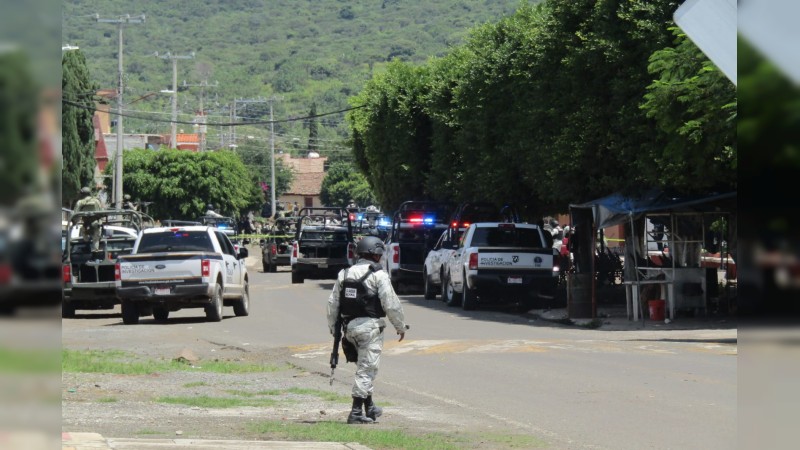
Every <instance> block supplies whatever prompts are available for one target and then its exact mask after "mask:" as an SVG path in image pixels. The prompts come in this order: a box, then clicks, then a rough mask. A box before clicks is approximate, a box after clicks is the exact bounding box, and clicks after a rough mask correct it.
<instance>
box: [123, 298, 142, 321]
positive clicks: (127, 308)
mask: <svg viewBox="0 0 800 450" xmlns="http://www.w3.org/2000/svg"><path fill="white" fill-rule="evenodd" d="M120 307H121V308H122V323H124V324H125V325H136V324H137V323H139V305H137V304H136V303H134V302H132V301H130V300H123V301H122V306H120Z"/></svg>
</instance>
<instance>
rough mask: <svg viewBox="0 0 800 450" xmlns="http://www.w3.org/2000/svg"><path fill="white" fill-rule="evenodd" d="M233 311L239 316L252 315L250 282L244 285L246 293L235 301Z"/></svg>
mask: <svg viewBox="0 0 800 450" xmlns="http://www.w3.org/2000/svg"><path fill="white" fill-rule="evenodd" d="M233 313H234V314H236V316H237V317H242V316H247V315H250V284H249V283H247V284H245V285H244V294H242V298H241V299H239V300H236V301H235V302H234V303H233Z"/></svg>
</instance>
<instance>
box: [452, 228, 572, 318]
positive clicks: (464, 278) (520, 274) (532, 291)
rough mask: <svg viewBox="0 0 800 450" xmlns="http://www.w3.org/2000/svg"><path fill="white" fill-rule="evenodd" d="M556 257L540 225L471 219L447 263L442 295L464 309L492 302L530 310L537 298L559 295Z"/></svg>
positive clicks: (520, 309) (521, 309) (521, 310)
mask: <svg viewBox="0 0 800 450" xmlns="http://www.w3.org/2000/svg"><path fill="white" fill-rule="evenodd" d="M555 261H556V259H555V253H554V250H553V249H552V248H550V247H547V244H546V241H545V237H544V234H543V233H542V230H541V229H540V228H539V227H538V226H537V225H533V224H526V223H499V222H483V223H473V224H471V225H470V226H469V228H467V230H466V232H465V233H464V235H463V237H462V239H461V242H460V244H459V246H458V248H457V249H456V250H455V252H454V253H453V254H452V255H450V257H449V259H448V260H447V262H446V263H445V267H444V279H443V280H442V299H443V300H444V301H445V303H447V305H449V306H456V305H458V304H459V303H460V304H461V306H462V307H463V308H464V309H465V310H472V309H475V308H476V307H478V306H479V305H482V304H490V303H497V304H509V303H511V304H516V305H517V306H518V309H519V311H520V312H524V311H528V310H531V309H533V308H534V307H535V305H536V301H537V300H538V299H539V298H552V297H553V296H554V294H555V287H556V284H557V281H558V270H559V268H558V266H557V265H555V264H554V262H555Z"/></svg>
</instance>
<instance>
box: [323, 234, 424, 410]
mask: <svg viewBox="0 0 800 450" xmlns="http://www.w3.org/2000/svg"><path fill="white" fill-rule="evenodd" d="M383 250H384V245H383V242H382V241H381V240H380V239H378V238H377V237H374V236H366V237H364V238H363V239H361V240H360V241H359V242H358V244H357V246H356V252H357V253H358V256H359V259H358V261H357V262H356V263H355V265H353V266H352V267H349V268H347V269H343V270H342V271H340V272H339V275H338V277H337V278H336V283H334V285H333V291H332V292H331V295H330V297H329V298H328V328H329V330H330V332H331V334H334V331H335V330H334V327H335V325H336V321H337V319H338V318H339V316H340V315H341V317H342V319H343V322H344V323H345V330H344V339H347V340H348V341H350V342H351V343H353V344H354V345H355V347H356V348H357V350H358V361H357V363H356V366H357V367H356V375H355V383H354V385H353V407H352V409H351V411H350V415H349V416H348V417H347V423H372V422H375V421H377V419H378V417H379V416H380V415H381V414H382V413H383V410H382V408H380V407H378V406H376V405H375V403H373V401H372V388H373V382H374V381H375V376H376V375H377V374H378V365H379V363H380V358H381V351H382V350H383V329H384V328H385V327H386V320H385V319H384V317H386V318H388V319H389V322H390V323H391V325H392V327H394V329H395V331H397V334H398V335H400V341H402V340H403V338H404V337H405V333H406V330H407V329H408V326H407V325H406V324H405V318H404V315H403V306H402V305H401V304H400V299H398V298H397V295H396V294H395V292H394V289H392V283H391V281H390V280H389V275H388V274H387V273H386V272H384V271H383V270H381V265H380V264H378V261H380V257H381V255H382V254H383ZM362 408H363V411H362Z"/></svg>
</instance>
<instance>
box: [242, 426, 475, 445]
mask: <svg viewBox="0 0 800 450" xmlns="http://www.w3.org/2000/svg"><path fill="white" fill-rule="evenodd" d="M248 428H249V429H250V430H251V431H253V432H256V433H259V434H263V435H265V436H262V438H265V439H275V440H289V441H323V442H325V441H330V442H358V443H360V444H362V445H366V446H367V447H372V448H376V449H403V450H459V449H462V448H464V447H465V446H466V444H467V441H466V440H465V439H464V438H461V437H454V436H448V435H445V434H439V433H425V434H419V435H415V434H409V433H406V432H404V431H400V430H382V429H378V428H377V427H370V426H353V425H347V423H345V422H317V423H313V424H300V423H284V422H272V421H270V422H259V423H255V424H250V425H248Z"/></svg>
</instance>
